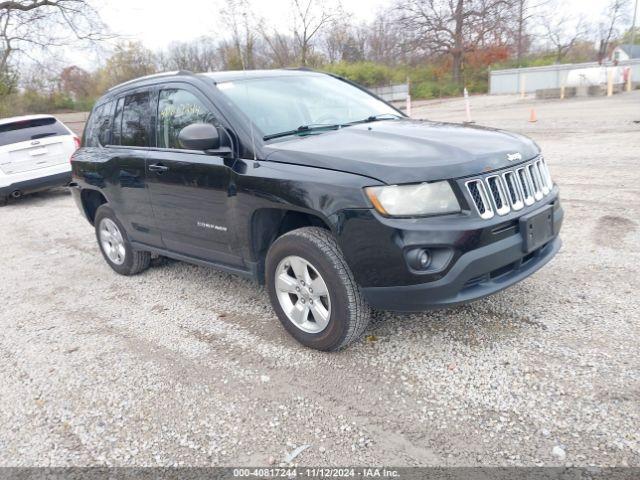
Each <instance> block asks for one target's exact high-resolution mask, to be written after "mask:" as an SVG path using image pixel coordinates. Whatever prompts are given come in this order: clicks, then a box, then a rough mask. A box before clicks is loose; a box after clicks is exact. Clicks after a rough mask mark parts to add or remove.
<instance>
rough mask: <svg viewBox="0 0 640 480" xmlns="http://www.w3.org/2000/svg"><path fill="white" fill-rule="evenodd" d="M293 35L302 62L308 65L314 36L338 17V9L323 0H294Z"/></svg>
mask: <svg viewBox="0 0 640 480" xmlns="http://www.w3.org/2000/svg"><path fill="white" fill-rule="evenodd" d="M293 15H294V21H293V36H294V38H295V40H296V43H297V46H298V49H299V52H300V64H301V65H307V62H308V60H309V55H310V53H311V50H312V48H313V43H312V42H313V39H314V37H315V36H316V35H317V34H318V33H320V32H322V30H323V29H324V28H326V27H327V26H329V25H330V24H331V23H332V22H333V21H334V20H335V19H336V17H337V15H338V10H337V9H332V8H328V7H327V5H326V4H325V3H323V2H318V1H314V0H293Z"/></svg>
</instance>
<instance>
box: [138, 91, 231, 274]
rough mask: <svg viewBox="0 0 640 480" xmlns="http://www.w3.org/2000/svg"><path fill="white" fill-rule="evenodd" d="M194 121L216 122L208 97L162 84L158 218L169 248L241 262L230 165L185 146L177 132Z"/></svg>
mask: <svg viewBox="0 0 640 480" xmlns="http://www.w3.org/2000/svg"><path fill="white" fill-rule="evenodd" d="M193 123H211V124H214V125H215V124H216V123H217V122H216V119H215V116H214V114H213V113H212V109H211V108H210V107H209V106H208V102H207V101H206V100H205V99H204V98H203V97H202V96H200V94H199V93H198V92H197V91H196V90H195V89H191V88H190V87H185V86H183V85H181V86H179V87H176V88H164V89H163V90H160V92H159V94H158V110H157V120H156V148H154V149H152V150H151V151H150V152H149V156H148V157H147V179H148V180H147V185H148V188H149V192H150V194H151V203H152V206H153V212H154V216H155V219H156V224H157V226H158V228H159V229H160V231H161V236H162V242H163V244H164V247H165V248H166V249H167V250H170V251H172V252H176V253H180V254H184V255H189V256H191V257H195V258H199V259H203V260H208V261H213V262H217V263H223V264H226V265H231V266H233V265H239V264H240V263H241V262H240V258H239V257H238V256H237V255H236V254H234V253H233V250H232V248H231V241H230V239H231V238H232V237H231V235H232V231H231V230H232V225H230V219H229V218H228V208H227V203H228V198H229V182H230V176H231V174H232V173H231V169H230V168H229V167H227V165H226V164H225V160H224V159H223V158H221V157H218V156H212V155H207V154H205V153H204V152H199V151H193V150H185V149H184V148H183V147H182V145H181V144H180V142H179V140H178V134H179V133H180V131H181V130H182V129H183V128H184V127H186V126H187V125H191V124H193Z"/></svg>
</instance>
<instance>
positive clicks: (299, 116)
mask: <svg viewBox="0 0 640 480" xmlns="http://www.w3.org/2000/svg"><path fill="white" fill-rule="evenodd" d="M217 86H218V88H219V90H220V91H221V92H222V93H223V94H224V95H226V97H227V98H228V99H229V100H231V102H232V103H233V104H234V105H235V106H236V107H238V108H239V109H240V110H241V111H242V112H243V113H244V114H245V115H246V116H247V117H249V118H250V119H251V120H253V122H254V124H255V125H256V126H257V127H258V128H259V129H260V130H261V131H262V133H263V134H264V135H265V136H269V135H274V134H277V133H281V132H287V131H291V130H296V129H297V128H299V127H301V126H306V125H342V124H345V123H349V122H356V121H360V120H364V119H366V118H368V117H371V116H376V115H385V114H386V115H394V116H399V115H398V112H397V111H396V110H394V109H393V108H391V107H389V106H388V105H386V104H385V103H383V102H381V101H380V100H377V99H376V98H374V97H372V96H371V95H369V94H368V93H366V92H363V91H362V90H360V89H359V88H356V87H354V86H353V85H349V84H348V83H346V82H343V81H341V80H338V79H336V78H333V77H331V76H329V75H308V74H306V75H292V76H282V77H266V78H256V79H246V80H245V79H242V80H239V81H238V80H236V81H232V82H221V83H218V85H217Z"/></svg>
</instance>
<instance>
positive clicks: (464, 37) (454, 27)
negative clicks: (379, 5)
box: [397, 0, 512, 85]
mask: <svg viewBox="0 0 640 480" xmlns="http://www.w3.org/2000/svg"><path fill="white" fill-rule="evenodd" d="M511 5H512V2H511V0H399V1H398V3H397V9H398V11H399V22H400V24H401V25H402V26H403V27H404V28H405V29H406V30H407V32H408V33H409V35H411V36H412V43H413V46H414V48H418V49H424V50H426V52H427V53H429V54H440V55H446V56H448V57H450V58H451V62H452V67H451V70H452V76H453V81H454V82H455V83H456V84H459V85H460V84H462V65H463V61H464V56H465V54H466V53H470V52H473V51H474V50H475V49H476V48H478V47H482V48H486V47H488V46H490V45H492V44H494V43H496V41H497V43H498V44H500V43H502V42H503V41H504V40H506V38H507V37H508V31H509V29H508V24H507V22H506V17H507V14H508V12H509V11H510V7H511Z"/></svg>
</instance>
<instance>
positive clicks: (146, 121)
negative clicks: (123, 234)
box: [94, 90, 162, 247]
mask: <svg viewBox="0 0 640 480" xmlns="http://www.w3.org/2000/svg"><path fill="white" fill-rule="evenodd" d="M151 102H152V95H151V92H150V91H149V90H141V91H134V92H131V93H128V94H127V95H126V96H124V97H120V98H119V99H118V101H117V104H116V108H115V113H114V115H113V127H112V131H111V139H110V140H109V138H108V135H105V137H107V138H104V139H102V140H100V141H106V142H107V143H108V144H109V145H108V147H107V148H105V149H100V150H98V151H102V152H103V154H104V155H107V156H108V157H109V158H108V162H106V164H107V165H109V166H110V168H109V170H110V172H111V174H110V175H108V176H107V177H108V178H107V181H108V182H113V183H114V187H115V188H113V189H111V190H110V192H109V193H110V202H111V203H112V204H113V209H114V210H115V211H116V212H117V214H118V218H119V219H120V221H122V223H123V224H124V226H125V229H126V231H127V234H128V236H129V238H130V239H131V240H133V241H136V242H140V243H144V244H146V245H152V246H154V247H161V246H162V240H161V238H160V233H159V231H158V228H157V226H156V224H155V219H154V217H153V211H152V209H151V197H150V195H149V192H148V191H147V188H146V187H145V183H146V180H147V174H146V159H147V155H148V154H149V146H150V141H151V139H150V132H151V131H152V129H151V122H150V118H151V109H152V103H151ZM94 115H99V118H96V121H97V122H99V125H98V128H100V129H102V128H104V129H105V130H108V127H109V122H108V121H107V119H109V118H110V117H111V106H106V107H104V108H103V110H102V111H101V110H100V107H98V109H97V111H96V112H94ZM102 117H104V118H102ZM105 160H106V158H105Z"/></svg>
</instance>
